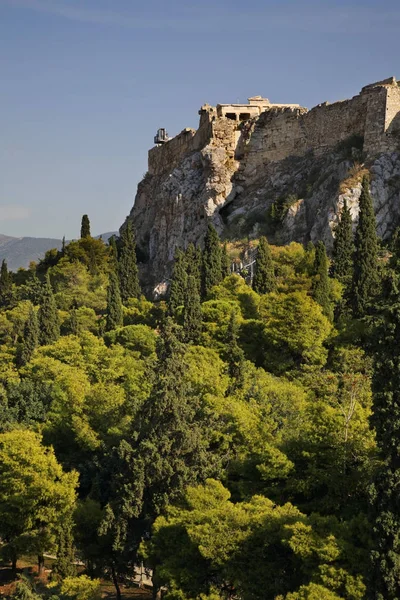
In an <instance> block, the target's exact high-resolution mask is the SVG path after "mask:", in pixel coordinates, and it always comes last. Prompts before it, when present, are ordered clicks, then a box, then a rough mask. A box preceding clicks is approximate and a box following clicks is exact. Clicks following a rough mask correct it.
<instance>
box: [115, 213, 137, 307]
mask: <svg viewBox="0 0 400 600" xmlns="http://www.w3.org/2000/svg"><path fill="white" fill-rule="evenodd" d="M118 278H119V288H120V291H121V299H122V302H123V303H125V302H126V301H127V300H128V298H139V297H140V285H139V272H138V266H137V261H136V240H135V233H134V231H133V227H132V223H131V221H128V222H127V224H126V226H125V227H124V229H123V230H122V232H121V251H120V255H119V260H118Z"/></svg>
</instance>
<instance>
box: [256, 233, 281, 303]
mask: <svg viewBox="0 0 400 600" xmlns="http://www.w3.org/2000/svg"><path fill="white" fill-rule="evenodd" d="M253 289H254V291H255V292H257V294H268V293H270V292H273V291H274V290H275V289H276V279H275V271H274V263H273V261H272V254H271V248H270V247H269V244H268V240H267V238H266V237H264V236H263V237H261V238H260V243H259V246H258V252H257V258H256V263H255V265H254V278H253Z"/></svg>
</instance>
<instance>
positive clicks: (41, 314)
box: [37, 274, 60, 346]
mask: <svg viewBox="0 0 400 600" xmlns="http://www.w3.org/2000/svg"><path fill="white" fill-rule="evenodd" d="M37 317H38V325H39V343H40V345H41V346H47V345H48V344H52V343H53V342H55V341H56V340H58V338H59V337H60V320H59V318H58V310H57V305H56V301H55V298H54V294H53V289H52V287H51V283H50V278H49V275H48V274H47V275H46V281H45V284H44V287H43V293H42V301H41V304H40V307H39V310H38V315H37Z"/></svg>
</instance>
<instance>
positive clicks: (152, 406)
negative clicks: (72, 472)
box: [101, 318, 220, 560]
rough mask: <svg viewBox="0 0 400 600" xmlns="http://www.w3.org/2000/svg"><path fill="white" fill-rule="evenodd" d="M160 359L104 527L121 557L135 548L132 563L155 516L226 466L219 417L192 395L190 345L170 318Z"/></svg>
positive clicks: (121, 456) (123, 449) (121, 454)
mask: <svg viewBox="0 0 400 600" xmlns="http://www.w3.org/2000/svg"><path fill="white" fill-rule="evenodd" d="M157 356H158V361H157V364H156V367H155V380H154V385H153V388H152V391H151V393H150V395H149V398H148V399H147V400H146V401H145V402H144V404H143V405H142V407H141V409H140V411H139V413H138V416H137V419H136V421H135V423H134V424H133V431H134V432H135V435H132V436H131V437H130V439H129V442H128V441H127V440H125V441H123V442H121V444H120V446H119V448H118V450H117V451H116V453H115V455H114V458H113V463H112V468H111V470H110V482H109V484H108V488H109V490H110V491H109V503H108V507H107V515H106V517H105V519H104V523H103V527H102V529H101V531H102V533H103V534H111V535H112V536H113V538H114V542H113V547H114V548H118V549H119V552H120V553H123V551H124V548H126V547H129V548H130V556H131V557H132V560H134V558H135V556H134V554H135V548H136V549H137V547H138V545H139V543H140V541H141V537H142V535H143V533H144V532H145V531H149V529H150V528H151V523H152V522H153V521H154V518H155V517H156V516H157V515H159V514H160V512H161V511H163V510H164V509H165V507H166V506H167V505H168V504H169V503H171V502H173V501H174V500H180V499H182V497H183V495H184V492H185V489H186V487H187V485H190V484H193V483H197V482H200V481H203V480H204V479H205V478H207V477H209V476H211V475H212V474H217V473H219V465H220V462H219V459H218V456H217V453H216V451H215V448H214V449H213V450H212V448H211V438H212V434H213V431H215V426H213V425H214V421H213V419H214V416H213V415H212V414H211V413H210V411H209V410H208V409H207V407H205V406H203V404H202V401H201V399H200V398H199V396H198V395H192V394H191V393H190V391H191V390H190V385H189V383H188V380H187V378H186V377H185V374H186V371H187V368H188V367H187V365H186V363H185V360H184V356H185V346H184V345H183V344H182V343H181V342H180V341H179V332H178V326H176V325H174V323H173V322H172V320H171V319H170V318H167V319H166V321H165V322H164V323H163V325H162V328H161V333H160V336H159V339H158V347H157Z"/></svg>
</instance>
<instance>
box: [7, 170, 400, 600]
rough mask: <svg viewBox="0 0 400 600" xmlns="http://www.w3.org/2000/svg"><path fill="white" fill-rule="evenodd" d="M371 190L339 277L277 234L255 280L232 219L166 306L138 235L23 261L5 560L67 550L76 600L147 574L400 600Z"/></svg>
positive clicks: (263, 243) (321, 250) (295, 598)
mask: <svg viewBox="0 0 400 600" xmlns="http://www.w3.org/2000/svg"><path fill="white" fill-rule="evenodd" d="M363 185H364V188H363V196H362V200H361V201H360V208H361V214H360V224H359V227H358V230H357V234H356V245H355V247H356V251H355V253H354V256H353V254H352V248H353V239H352V233H351V227H350V226H349V223H350V225H351V221H349V213H348V211H347V207H344V209H343V214H342V221H341V225H340V226H339V227H340V228H341V229H340V228H339V229H338V240H337V242H336V245H335V254H334V261H335V262H334V264H333V265H332V267H331V266H330V264H329V259H328V257H327V254H326V251H325V246H324V244H323V243H322V242H320V243H318V244H317V245H316V247H314V246H313V245H312V244H310V245H308V246H307V248H304V247H303V246H302V245H300V244H297V243H292V244H290V245H288V246H283V247H277V246H269V244H268V242H267V240H266V239H265V238H262V239H261V240H260V242H259V252H258V257H257V262H256V267H255V277H254V281H253V285H249V284H248V283H246V281H245V280H244V279H243V278H242V277H241V276H240V275H237V274H229V273H228V264H229V253H230V251H231V248H230V245H229V244H226V245H225V246H224V247H222V246H221V244H220V241H219V238H218V235H217V232H216V231H215V229H214V228H213V227H212V226H211V225H210V226H209V228H208V231H207V235H206V239H205V242H204V247H203V248H204V249H203V250H201V249H200V248H196V247H195V246H193V245H189V246H188V248H186V249H177V251H176V254H175V265H174V269H173V274H172V282H171V285H170V296H169V298H168V299H167V300H166V301H165V300H164V301H159V302H157V303H154V302H151V301H149V300H147V299H146V298H145V297H144V296H143V295H141V292H140V288H139V284H138V266H137V263H136V249H135V239H134V233H133V229H132V228H131V226H130V225H129V226H128V227H127V228H126V229H125V230H124V232H122V236H121V239H118V240H115V239H112V240H110V244H109V245H106V244H104V243H103V241H101V240H94V239H93V238H91V237H90V229H88V220H86V218H85V219H84V220H83V221H82V237H81V239H80V240H78V241H74V242H71V243H70V244H68V245H66V246H65V247H64V248H63V249H62V251H60V252H58V251H57V250H54V251H50V252H48V253H47V254H46V256H45V258H44V259H43V260H42V261H41V262H40V263H39V264H38V265H34V264H33V265H31V268H30V269H29V270H28V271H23V270H21V271H19V272H18V273H17V274H14V275H12V274H10V273H9V272H8V269H7V265H6V264H5V263H4V264H3V266H2V271H1V276H0V299H1V303H2V308H1V309H0V344H1V345H0V363H1V369H0V538H1V552H2V555H3V559H4V560H9V561H10V564H11V566H12V567H13V568H14V569H15V567H16V565H17V560H18V559H19V558H20V557H21V556H22V555H23V554H26V553H31V554H32V553H34V554H35V555H37V556H38V561H39V566H40V567H41V566H42V564H43V554H44V553H45V552H50V553H55V554H56V555H57V561H56V565H55V568H54V578H55V583H54V584H51V585H54V586H56V587H54V588H53V591H51V590H49V595H53V596H54V595H58V596H59V597H62V598H64V597H70V598H82V599H83V598H88V599H89V598H93V599H94V598H97V597H98V595H99V582H98V580H97V579H96V578H99V577H103V576H107V577H110V578H111V579H112V581H113V583H114V585H115V588H116V593H117V595H118V596H120V593H121V589H120V587H121V584H122V583H123V582H125V581H126V580H127V578H129V577H130V576H131V575H132V572H133V569H134V567H135V565H137V564H139V563H140V561H144V563H145V565H146V566H147V567H148V568H149V569H152V573H153V583H154V589H155V595H156V592H157V590H159V589H161V588H162V589H163V590H164V591H163V597H164V598H165V600H195V599H196V600H218V599H230V598H231V599H233V598H236V599H241V600H265V599H267V598H268V599H269V598H271V599H273V600H317V599H318V600H324V599H325V600H361V599H363V598H374V599H375V600H378V599H379V600H383V599H385V600H395V599H396V598H399V597H400V588H399V573H400V568H399V564H400V544H399V537H398V531H399V527H400V523H399V511H398V507H399V497H398V488H399V484H398V482H399V481H400V458H399V449H398V439H399V435H400V425H399V420H400V417H399V414H398V413H399V402H400V401H399V398H398V396H399V391H398V390H399V389H400V375H399V374H400V370H399V364H400V359H399V356H400V355H399V349H398V343H397V341H398V333H399V330H400V318H399V314H400V312H399V306H400V303H399V297H398V294H399V292H398V290H399V280H400V272H399V271H398V265H399V264H400V261H399V257H398V256H397V254H396V251H394V253H393V256H392V258H390V257H389V253H388V252H386V255H385V256H384V251H382V252H381V255H382V257H383V258H382V260H381V259H379V256H378V247H377V241H376V238H375V237H374V235H375V230H374V224H373V213H372V218H371V205H370V198H369V192H368V187H367V185H368V184H367V182H366V181H364V184H363ZM363 252H368V256H363V257H362V264H359V263H358V262H357V261H359V260H361V258H360V255H361V254H362V253H363ZM389 258H390V260H389ZM372 267H373V269H374V272H373V273H372V274H371V273H367V272H366V269H370V268H372ZM330 273H331V275H332V274H334V275H335V276H336V277H337V279H336V278H334V277H332V276H331V275H330ZM378 278H380V279H379V281H378ZM351 280H353V286H352V285H351ZM344 294H345V295H346V297H345V299H344ZM352 294H353V295H352ZM372 294H373V297H374V305H373V306H372V305H371V297H372ZM379 294H380V295H379ZM343 303H345V304H346V307H347V309H346V310H345V311H343V310H341V311H339V312H340V318H338V316H337V315H338V310H337V309H338V307H340V306H342V307H343ZM352 307H353V308H354V315H353V313H352V311H351V309H352ZM334 315H336V319H335V318H334ZM74 557H79V559H80V560H82V561H83V562H84V564H85V569H86V575H85V576H83V577H82V576H81V577H76V571H75V568H74V565H73V562H74ZM15 595H16V597H18V596H21V598H22V597H24V598H26V599H28V598H31V599H33V600H36V599H37V598H39V596H38V595H37V593H36V592H35V591H34V590H33V589H31V588H30V587H29V586H28V584H27V583H26V582H25V583H24V582H20V583H19V584H18V586H17V589H16V592H15Z"/></svg>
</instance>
